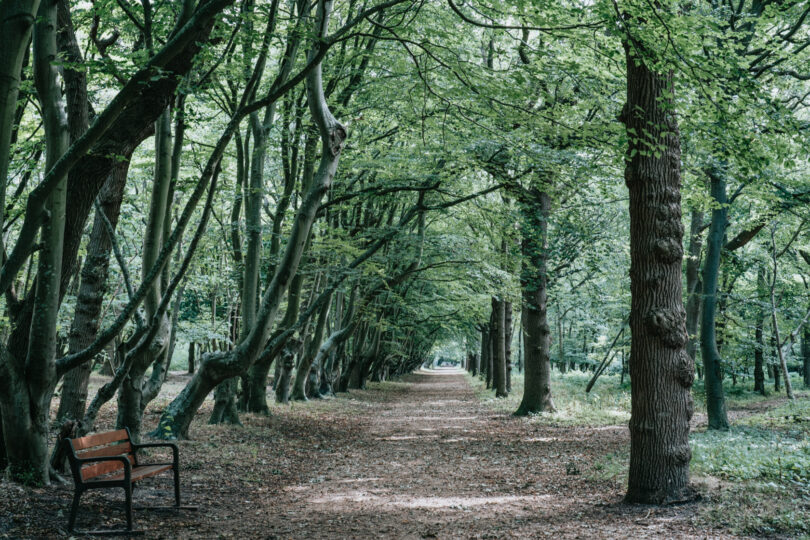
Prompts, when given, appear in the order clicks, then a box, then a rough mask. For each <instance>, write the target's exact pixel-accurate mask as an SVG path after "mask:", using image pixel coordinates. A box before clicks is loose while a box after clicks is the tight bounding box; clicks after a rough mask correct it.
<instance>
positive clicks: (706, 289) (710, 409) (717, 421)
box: [700, 170, 729, 429]
mask: <svg viewBox="0 0 810 540" xmlns="http://www.w3.org/2000/svg"><path fill="white" fill-rule="evenodd" d="M709 180H710V181H711V196H712V198H713V199H714V201H715V203H716V204H717V207H715V208H713V209H712V221H711V225H710V226H709V235H708V238H707V239H706V261H705V263H704V265H703V309H702V314H701V319H700V356H701V359H702V360H703V369H704V371H705V382H706V412H707V413H708V416H709V429H728V426H729V424H728V416H727V414H726V401H725V396H724V394H723V371H722V369H723V367H722V360H721V359H720V353H719V352H718V350H717V336H716V332H715V330H716V327H715V323H716V316H715V315H716V310H717V276H718V274H719V270H720V252H721V250H722V249H723V237H724V236H725V230H726V215H727V213H728V209H727V206H726V202H727V201H726V181H725V171H722V170H712V171H710V173H709Z"/></svg>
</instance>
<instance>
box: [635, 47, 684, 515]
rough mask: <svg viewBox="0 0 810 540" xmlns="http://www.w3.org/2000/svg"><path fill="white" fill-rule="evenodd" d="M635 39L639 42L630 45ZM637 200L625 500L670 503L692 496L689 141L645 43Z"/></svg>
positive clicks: (639, 84)
mask: <svg viewBox="0 0 810 540" xmlns="http://www.w3.org/2000/svg"><path fill="white" fill-rule="evenodd" d="M626 39H631V38H630V36H626ZM624 47H625V53H626V65H627V103H626V104H625V106H624V109H623V111H622V115H621V117H620V119H621V121H622V122H623V123H624V124H625V127H626V130H627V135H628V139H629V146H628V150H627V155H626V158H625V159H626V166H625V183H626V184H627V187H628V190H629V195H630V204H629V208H630V260H631V263H630V290H631V298H632V300H631V310H630V329H631V332H632V339H631V354H630V377H631V379H632V389H631V397H632V406H631V418H630V467H629V475H628V487H627V495H626V496H625V500H626V501H628V502H635V503H651V504H662V503H667V502H673V501H679V500H683V499H684V498H686V497H687V496H688V494H689V490H688V487H687V485H688V482H689V461H690V459H691V450H690V448H689V420H690V419H691V417H692V413H693V410H694V405H693V402H692V396H691V394H690V391H689V390H690V388H691V386H692V383H693V381H694V364H693V361H692V359H691V358H690V356H689V355H688V354H687V352H686V344H687V341H688V336H687V334H686V321H685V318H686V313H685V311H684V308H683V297H682V285H681V262H682V259H683V247H682V237H683V225H682V224H681V194H680V188H681V175H680V157H681V156H680V139H679V133H678V125H677V122H676V119H675V117H674V116H673V113H672V110H673V99H672V92H673V90H674V88H673V83H672V74H671V73H668V74H660V73H656V72H654V71H653V70H651V69H650V68H649V67H648V66H647V64H646V61H645V60H644V59H642V58H639V57H638V56H637V55H638V54H639V51H644V49H643V46H642V45H641V44H639V43H632V44H631V43H628V42H627V41H625V43H624Z"/></svg>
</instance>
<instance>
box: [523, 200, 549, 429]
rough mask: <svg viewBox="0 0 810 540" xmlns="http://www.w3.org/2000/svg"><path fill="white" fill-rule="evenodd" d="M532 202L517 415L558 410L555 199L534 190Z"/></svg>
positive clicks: (526, 227)
mask: <svg viewBox="0 0 810 540" xmlns="http://www.w3.org/2000/svg"><path fill="white" fill-rule="evenodd" d="M530 195H531V196H532V200H531V204H529V201H526V202H522V203H521V204H522V213H521V214H522V215H521V217H522V218H523V223H522V225H523V226H522V227H521V231H522V233H523V241H522V245H521V248H522V251H523V275H522V276H521V289H522V290H523V311H522V317H523V321H522V324H521V328H522V331H523V343H524V351H525V352H524V379H523V399H521V401H520V406H519V407H518V409H517V411H515V414H516V415H518V416H525V415H528V414H532V413H539V412H544V411H554V402H553V401H552V400H551V329H550V328H549V325H548V298H547V293H546V287H547V284H548V274H547V269H546V259H547V257H548V255H547V246H548V218H549V215H550V214H551V198H550V197H549V195H548V193H546V192H544V191H540V192H536V193H530Z"/></svg>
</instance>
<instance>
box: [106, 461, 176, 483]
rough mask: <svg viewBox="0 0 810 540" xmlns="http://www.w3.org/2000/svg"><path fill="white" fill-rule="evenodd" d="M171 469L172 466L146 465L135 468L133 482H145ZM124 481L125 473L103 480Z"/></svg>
mask: <svg viewBox="0 0 810 540" xmlns="http://www.w3.org/2000/svg"><path fill="white" fill-rule="evenodd" d="M171 468H172V466H171V465H144V466H142V467H135V468H134V469H132V481H133V482H137V481H138V480H143V479H144V478H149V477H150V476H155V475H156V474H160V473H162V472H163V471H168V470H171ZM123 479H124V473H123V471H122V472H120V473H118V474H114V475H112V476H109V477H105V478H103V480H110V481H115V480H123Z"/></svg>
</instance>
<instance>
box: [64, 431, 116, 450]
mask: <svg viewBox="0 0 810 540" xmlns="http://www.w3.org/2000/svg"><path fill="white" fill-rule="evenodd" d="M128 440H129V435H128V434H127V430H126V429H119V430H116V431H107V432H105V433H96V434H95V435H87V436H86V437H80V438H78V439H73V440H72V442H73V448H74V449H75V450H84V449H85V448H92V447H94V446H102V445H104V444H110V443H113V442H118V441H128Z"/></svg>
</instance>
